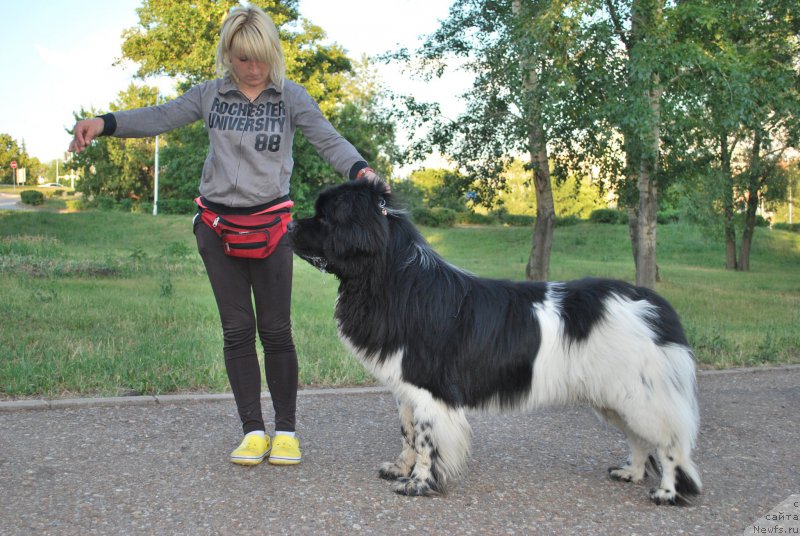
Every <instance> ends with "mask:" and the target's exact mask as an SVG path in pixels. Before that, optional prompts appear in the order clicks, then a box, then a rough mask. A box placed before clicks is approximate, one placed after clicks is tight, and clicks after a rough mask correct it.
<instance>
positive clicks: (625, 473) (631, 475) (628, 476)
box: [608, 465, 644, 484]
mask: <svg viewBox="0 0 800 536" xmlns="http://www.w3.org/2000/svg"><path fill="white" fill-rule="evenodd" d="M608 476H610V477H611V478H612V479H613V480H619V481H620V482H633V483H634V484H638V483H639V482H641V481H642V480H644V471H643V470H638V471H637V470H634V469H633V468H632V467H630V466H628V465H625V466H623V467H609V469H608Z"/></svg>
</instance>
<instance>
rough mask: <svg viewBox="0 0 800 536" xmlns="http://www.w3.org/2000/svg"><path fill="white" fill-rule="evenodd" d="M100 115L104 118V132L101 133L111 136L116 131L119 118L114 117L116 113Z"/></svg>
mask: <svg viewBox="0 0 800 536" xmlns="http://www.w3.org/2000/svg"><path fill="white" fill-rule="evenodd" d="M98 117H99V118H100V119H102V120H103V132H101V133H100V135H101V136H111V135H112V134H114V131H115V130H117V118H116V117H114V114H103V115H101V116H98Z"/></svg>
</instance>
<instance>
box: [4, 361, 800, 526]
mask: <svg viewBox="0 0 800 536" xmlns="http://www.w3.org/2000/svg"><path fill="white" fill-rule="evenodd" d="M699 384H700V399H701V404H702V418H703V422H702V426H701V433H700V438H699V445H698V449H697V452H696V459H697V462H698V465H699V467H700V470H701V472H702V474H703V479H704V483H705V487H706V489H705V493H704V494H703V496H702V498H701V500H700V501H699V503H698V504H696V505H695V506H692V507H688V508H676V507H663V506H662V507H656V506H654V505H653V504H652V503H650V501H649V500H648V499H647V490H648V489H649V487H650V485H651V483H650V482H648V483H646V484H641V485H635V484H623V483H618V482H613V481H611V480H609V479H608V478H607V477H606V467H607V466H609V465H611V464H613V463H616V462H619V461H620V460H621V459H622V458H623V457H624V456H625V454H626V452H625V444H624V440H623V438H622V436H621V435H620V434H619V433H617V432H616V431H614V430H612V429H609V428H607V427H606V426H605V425H603V424H601V423H600V422H599V421H598V420H597V419H596V418H595V417H594V416H593V415H592V414H591V413H590V412H589V411H587V410H584V409H581V408H566V409H549V410H544V411H539V412H536V413H533V414H526V415H504V416H487V415H473V416H472V418H471V419H470V420H471V422H472V425H473V430H474V446H473V453H472V458H471V461H470V463H469V473H468V475H467V476H466V477H465V478H464V479H463V480H461V481H459V482H457V483H455V485H453V486H452V487H451V490H450V493H449V494H448V495H447V496H445V497H439V498H433V499H426V498H407V497H401V496H398V495H395V494H393V493H392V492H391V491H390V485H389V483H387V482H385V481H382V480H380V479H378V478H377V476H376V468H377V467H378V465H379V463H380V462H382V461H387V460H390V459H393V457H394V455H395V454H396V453H397V451H398V449H399V444H400V442H399V432H398V425H397V422H396V415H395V408H394V404H393V401H392V398H391V396H390V395H389V394H388V393H386V392H385V391H383V390H376V389H367V390H339V391H319V392H314V391H304V392H302V394H301V396H300V399H299V415H298V417H299V423H300V424H301V426H302V428H301V429H300V437H301V440H302V446H303V452H304V456H305V460H304V462H303V463H302V464H301V465H299V466H295V467H272V466H269V465H267V464H262V465H260V466H257V467H254V468H243V467H238V466H234V465H232V464H230V463H229V462H228V461H227V455H228V453H229V451H230V450H231V449H232V448H233V447H235V446H236V443H237V442H238V434H239V429H238V425H237V418H236V416H235V407H234V404H233V401H232V400H231V399H230V398H229V397H216V398H212V399H202V401H198V400H195V401H186V400H181V399H173V398H170V397H165V398H160V399H159V400H158V401H156V400H155V399H153V398H150V397H147V398H137V399H132V400H129V401H127V403H126V401H125V400H124V399H121V400H120V399H117V400H112V401H107V400H106V401H102V400H101V401H97V402H93V403H91V404H86V403H84V402H81V403H79V404H78V405H73V404H72V403H67V404H62V405H61V406H59V405H57V404H54V405H48V404H46V403H44V402H42V403H40V404H39V405H41V406H42V407H49V409H40V410H22V409H19V405H17V406H14V405H9V404H0V534H3V535H9V536H11V535H29V534H54V535H55V534H57V535H72V534H75V535H91V534H159V535H162V534H163V535H172V534H187V535H188V534H192V535H196V534H231V535H244V534H269V535H273V534H295V535H298V534H349V535H350V534H393V535H394V534H480V535H485V534H614V535H628V534H658V535H673V534H703V535H709V534H710V535H714V534H720V535H723V534H724V535H729V534H744V533H746V534H753V533H754V532H753V530H752V527H753V524H754V522H756V520H757V519H758V518H760V517H761V516H763V515H764V514H766V513H767V512H769V511H770V510H771V509H772V508H773V507H775V506H777V505H778V504H779V503H781V502H782V501H784V500H785V499H787V498H788V497H789V496H790V495H792V494H797V493H800V468H799V467H798V460H800V456H799V454H800V447H799V446H798V445H799V444H800V426H798V424H800V417H799V416H798V408H800V367H787V368H781V369H765V370H758V371H736V372H726V373H712V374H701V375H700V379H699ZM35 405H36V404H35V403H34V404H28V406H31V407H33V406H35ZM795 530H796V529H795ZM745 531H747V532H745Z"/></svg>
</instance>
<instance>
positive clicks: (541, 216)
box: [525, 124, 556, 281]
mask: <svg viewBox="0 0 800 536" xmlns="http://www.w3.org/2000/svg"><path fill="white" fill-rule="evenodd" d="M529 143H530V153H531V162H533V165H534V172H533V183H534V186H535V187H536V222H535V223H534V224H533V244H532V245H531V255H530V258H529V259H528V265H527V267H526V268H525V277H527V278H528V279H534V280H539V281H545V280H547V278H548V277H549V275H550V251H551V250H552V248H553V234H554V232H555V228H556V212H555V205H554V202H553V189H552V183H551V181H550V164H549V162H548V159H547V144H546V143H545V136H544V131H543V129H542V127H541V125H538V124H537V125H533V126H532V127H531V133H530V136H529Z"/></svg>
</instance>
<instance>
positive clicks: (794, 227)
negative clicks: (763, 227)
mask: <svg viewBox="0 0 800 536" xmlns="http://www.w3.org/2000/svg"><path fill="white" fill-rule="evenodd" d="M772 228H773V229H778V230H779V231H789V232H790V233H800V223H776V224H774V225H773V226H772Z"/></svg>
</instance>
